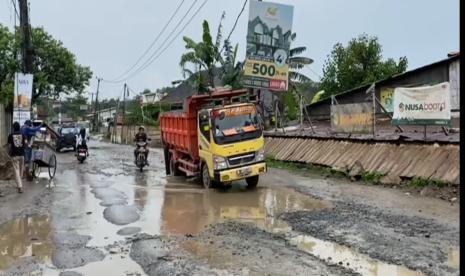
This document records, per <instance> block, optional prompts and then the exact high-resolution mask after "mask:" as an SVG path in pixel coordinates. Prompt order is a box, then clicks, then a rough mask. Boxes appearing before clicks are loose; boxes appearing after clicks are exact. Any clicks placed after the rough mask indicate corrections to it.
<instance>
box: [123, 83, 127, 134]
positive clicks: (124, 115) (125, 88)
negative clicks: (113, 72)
mask: <svg viewBox="0 0 465 276" xmlns="http://www.w3.org/2000/svg"><path fill="white" fill-rule="evenodd" d="M126 90H127V84H124V87H123V125H124V119H125V117H126Z"/></svg>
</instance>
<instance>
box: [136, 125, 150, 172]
mask: <svg viewBox="0 0 465 276" xmlns="http://www.w3.org/2000/svg"><path fill="white" fill-rule="evenodd" d="M147 140H148V138H147V134H146V133H145V127H144V126H140V127H139V132H138V133H136V135H135V136H134V142H136V149H135V150H134V162H136V159H137V151H138V149H139V145H138V144H137V143H141V142H142V143H147ZM148 155H149V150H148V149H147V148H145V163H146V164H147V166H148V165H149V162H148Z"/></svg>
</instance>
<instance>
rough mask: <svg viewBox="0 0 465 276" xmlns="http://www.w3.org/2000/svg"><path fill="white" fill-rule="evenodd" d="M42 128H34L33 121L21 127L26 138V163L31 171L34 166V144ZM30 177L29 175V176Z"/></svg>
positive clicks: (26, 122)
mask: <svg viewBox="0 0 465 276" xmlns="http://www.w3.org/2000/svg"><path fill="white" fill-rule="evenodd" d="M40 128H41V126H38V127H32V122H31V120H26V121H25V122H24V125H23V126H22V127H21V134H22V135H23V137H24V162H25V164H26V167H27V169H28V172H29V171H30V170H31V166H32V160H31V159H32V144H33V143H34V136H35V135H36V132H37V131H40ZM28 175H29V174H28Z"/></svg>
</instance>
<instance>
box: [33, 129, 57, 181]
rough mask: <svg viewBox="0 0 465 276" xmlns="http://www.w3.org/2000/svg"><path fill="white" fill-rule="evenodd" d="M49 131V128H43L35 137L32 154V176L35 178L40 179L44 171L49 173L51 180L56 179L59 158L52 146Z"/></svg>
mask: <svg viewBox="0 0 465 276" xmlns="http://www.w3.org/2000/svg"><path fill="white" fill-rule="evenodd" d="M47 129H49V128H48V127H47V128H45V127H44V128H42V129H41V131H40V132H38V133H37V134H36V136H35V137H34V141H33V144H32V154H31V164H32V168H31V175H32V177H33V178H39V176H40V173H41V172H42V170H43V171H48V175H49V177H50V179H53V178H54V177H55V173H56V170H57V158H56V156H55V153H54V151H53V150H52V146H51V145H50V134H49V133H48V131H47Z"/></svg>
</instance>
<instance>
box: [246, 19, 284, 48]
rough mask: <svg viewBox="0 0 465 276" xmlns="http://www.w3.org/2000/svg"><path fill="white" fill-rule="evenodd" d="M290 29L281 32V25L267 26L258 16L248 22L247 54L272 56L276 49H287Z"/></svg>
mask: <svg viewBox="0 0 465 276" xmlns="http://www.w3.org/2000/svg"><path fill="white" fill-rule="evenodd" d="M291 36H292V33H291V31H290V30H289V31H287V32H285V33H283V29H282V28H281V26H279V25H277V26H276V27H274V28H270V27H268V25H267V24H266V23H265V22H263V21H262V20H261V19H260V17H258V16H257V17H255V19H254V20H252V21H250V22H249V25H248V31H247V55H248V56H251V55H252V56H257V55H258V56H266V57H273V55H274V53H275V51H276V50H278V49H285V50H286V49H289V48H290V46H291Z"/></svg>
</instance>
